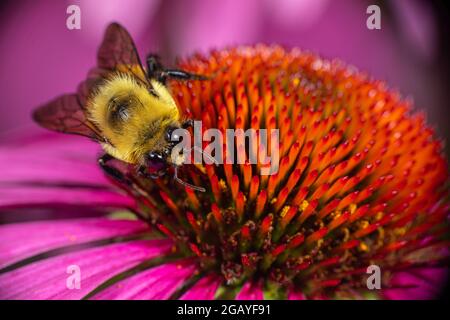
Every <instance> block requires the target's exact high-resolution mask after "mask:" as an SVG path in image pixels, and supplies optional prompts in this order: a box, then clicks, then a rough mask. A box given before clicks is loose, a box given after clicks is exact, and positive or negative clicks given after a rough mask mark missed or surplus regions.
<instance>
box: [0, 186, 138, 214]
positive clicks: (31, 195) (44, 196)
mask: <svg viewBox="0 0 450 320" xmlns="http://www.w3.org/2000/svg"><path fill="white" fill-rule="evenodd" d="M0 195H1V197H0V209H1V208H23V207H48V206H56V205H76V206H83V205H89V206H97V207H100V206H102V207H107V208H134V207H135V200H134V199H132V198H131V197H129V196H127V195H124V194H120V193H118V192H115V191H108V190H102V189H91V188H64V187H49V186H45V187H32V186H18V187H14V188H11V187H9V188H5V187H3V186H0Z"/></svg>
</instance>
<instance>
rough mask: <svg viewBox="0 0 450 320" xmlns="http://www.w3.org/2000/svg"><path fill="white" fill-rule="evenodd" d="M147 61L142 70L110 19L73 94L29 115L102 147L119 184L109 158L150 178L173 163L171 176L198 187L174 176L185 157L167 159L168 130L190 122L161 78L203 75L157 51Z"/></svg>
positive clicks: (170, 144) (107, 168)
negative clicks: (93, 63)
mask: <svg viewBox="0 0 450 320" xmlns="http://www.w3.org/2000/svg"><path fill="white" fill-rule="evenodd" d="M146 62H147V69H146V70H144V68H143V67H142V64H141V62H140V59H139V55H138V53H137V50H136V47H135V45H134V42H133V40H132V38H131V37H130V35H129V34H128V32H127V31H126V30H125V29H124V28H123V27H122V26H120V25H119V24H117V23H113V24H111V25H109V26H108V28H107V30H106V32H105V35H104V38H103V42H102V44H101V46H100V48H99V50H98V55H97V67H96V68H94V69H92V70H91V71H90V72H89V73H88V76H87V79H86V80H85V81H83V82H82V83H81V84H80V85H79V86H78V90H77V93H75V94H67V95H63V96H60V97H57V98H56V99H54V100H53V101H51V102H49V103H48V104H46V105H44V106H41V107H40V108H38V109H37V110H36V111H35V112H34V113H33V118H34V119H35V121H37V122H38V123H39V124H40V125H42V126H43V127H45V128H48V129H51V130H55V131H59V132H65V133H72V134H79V135H83V136H87V137H90V138H92V139H94V140H96V141H98V142H99V143H100V144H101V146H102V147H103V150H104V151H105V154H104V155H103V156H102V157H100V158H99V164H100V166H101V167H102V169H103V170H104V171H105V172H106V173H107V174H108V175H110V176H112V177H113V178H115V179H117V180H121V181H122V182H123V181H124V180H125V177H124V176H123V174H122V173H121V172H120V171H118V170H117V169H115V168H114V167H112V166H110V165H108V161H110V160H111V159H114V158H115V159H119V160H122V161H124V162H126V163H129V164H133V165H136V167H137V169H138V172H139V173H141V174H144V175H149V176H150V177H152V178H156V177H159V176H161V175H163V174H164V172H165V170H166V168H167V165H173V166H174V168H175V179H177V180H178V181H179V182H181V183H183V184H184V185H188V186H190V187H193V188H194V189H197V190H200V191H203V189H202V188H199V187H195V186H192V185H189V184H188V183H186V182H183V181H181V180H180V179H179V178H178V177H177V175H176V168H177V167H178V166H180V165H182V164H183V161H184V157H183V155H181V154H180V155H179V156H177V157H171V151H172V149H173V147H174V145H175V144H176V143H177V140H178V139H177V137H173V136H172V132H173V130H174V129H177V128H187V127H189V126H191V125H192V120H191V119H185V120H182V119H181V116H180V113H179V110H178V108H177V105H176V103H175V101H174V99H173V97H172V96H171V93H170V91H169V88H168V87H167V86H166V81H167V80H168V79H179V80H206V79H208V78H207V77H205V76H202V75H196V74H192V73H188V72H185V71H182V70H176V69H165V68H164V67H163V65H162V64H161V63H160V61H159V58H158V57H157V56H156V55H149V56H148V57H147V61H146ZM178 138H179V137H178Z"/></svg>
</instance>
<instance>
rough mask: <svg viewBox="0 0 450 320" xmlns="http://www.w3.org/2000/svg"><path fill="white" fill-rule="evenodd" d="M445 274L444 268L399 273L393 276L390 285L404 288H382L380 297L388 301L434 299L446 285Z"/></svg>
mask: <svg viewBox="0 0 450 320" xmlns="http://www.w3.org/2000/svg"><path fill="white" fill-rule="evenodd" d="M447 272H448V271H447V270H446V269H445V268H423V269H417V270H416V272H415V274H413V273H411V272H399V273H397V274H395V275H394V276H393V278H392V284H393V285H394V286H404V288H395V289H383V288H382V290H381V293H382V296H383V298H385V299H390V300H428V299H435V298H437V297H438V295H439V293H440V290H442V288H443V286H444V285H445V283H446V279H447ZM408 286H410V287H408Z"/></svg>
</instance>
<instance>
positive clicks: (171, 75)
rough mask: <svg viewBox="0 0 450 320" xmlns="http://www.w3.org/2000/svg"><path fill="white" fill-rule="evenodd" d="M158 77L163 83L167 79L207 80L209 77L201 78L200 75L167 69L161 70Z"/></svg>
mask: <svg viewBox="0 0 450 320" xmlns="http://www.w3.org/2000/svg"><path fill="white" fill-rule="evenodd" d="M159 77H160V78H161V79H162V82H163V83H165V81H167V79H176V80H184V81H187V80H208V79H209V77H207V76H202V75H200V74H195V73H189V72H186V71H183V70H177V69H167V70H163V71H162V72H161V74H160V75H159Z"/></svg>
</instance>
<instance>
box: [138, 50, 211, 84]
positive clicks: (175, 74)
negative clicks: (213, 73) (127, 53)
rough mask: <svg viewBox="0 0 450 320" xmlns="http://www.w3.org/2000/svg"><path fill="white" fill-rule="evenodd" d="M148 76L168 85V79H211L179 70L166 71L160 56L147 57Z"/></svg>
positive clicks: (151, 55)
mask: <svg viewBox="0 0 450 320" xmlns="http://www.w3.org/2000/svg"><path fill="white" fill-rule="evenodd" d="M147 76H148V77H149V78H151V79H152V78H153V79H156V80H158V81H159V82H161V83H164V84H165V83H166V82H167V80H168V79H177V80H208V79H209V77H206V76H202V75H198V74H194V73H189V72H186V71H183V70H178V69H165V68H164V66H163V65H162V64H161V62H160V59H159V56H158V55H156V54H150V55H148V56H147Z"/></svg>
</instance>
